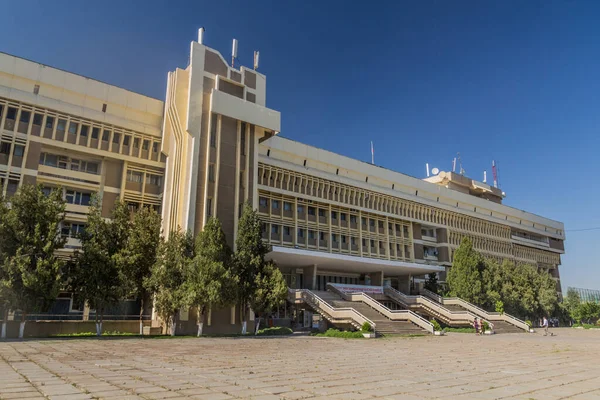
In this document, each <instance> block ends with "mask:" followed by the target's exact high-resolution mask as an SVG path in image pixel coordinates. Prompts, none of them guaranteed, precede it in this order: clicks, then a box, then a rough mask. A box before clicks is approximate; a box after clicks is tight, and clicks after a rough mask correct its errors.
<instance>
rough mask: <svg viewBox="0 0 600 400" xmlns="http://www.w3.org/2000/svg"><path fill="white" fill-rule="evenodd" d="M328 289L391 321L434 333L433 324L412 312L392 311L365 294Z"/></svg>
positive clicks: (330, 285) (329, 287)
mask: <svg viewBox="0 0 600 400" xmlns="http://www.w3.org/2000/svg"><path fill="white" fill-rule="evenodd" d="M327 289H329V290H331V291H332V292H333V293H336V294H338V295H339V296H341V297H342V298H343V299H344V300H346V301H358V302H363V303H365V304H367V305H368V306H369V307H371V308H373V309H374V310H375V311H377V312H378V313H380V314H382V315H383V316H385V317H386V318H387V319H389V320H391V321H408V322H412V323H413V324H415V325H417V326H418V327H420V328H422V329H424V330H426V331H427V332H429V333H433V324H432V323H431V322H429V321H427V320H426V319H425V318H423V317H421V316H420V315H418V314H416V313H414V312H413V311H410V310H391V309H389V308H388V307H386V306H384V305H383V304H381V303H380V302H378V301H377V300H375V299H374V298H372V297H371V296H369V295H368V294H366V293H363V292H357V293H346V292H342V291H341V290H339V289H338V288H337V287H336V286H335V285H332V284H327Z"/></svg>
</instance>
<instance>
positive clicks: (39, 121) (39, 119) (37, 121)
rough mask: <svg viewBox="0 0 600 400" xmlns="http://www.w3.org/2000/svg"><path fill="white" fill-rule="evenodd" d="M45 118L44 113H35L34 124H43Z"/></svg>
mask: <svg viewBox="0 0 600 400" xmlns="http://www.w3.org/2000/svg"><path fill="white" fill-rule="evenodd" d="M43 120H44V115H43V114H33V124H34V125H37V126H42V121H43Z"/></svg>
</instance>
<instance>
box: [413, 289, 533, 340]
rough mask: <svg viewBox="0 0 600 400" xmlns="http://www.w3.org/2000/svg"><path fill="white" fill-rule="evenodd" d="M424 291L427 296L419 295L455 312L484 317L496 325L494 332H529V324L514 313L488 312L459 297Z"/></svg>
mask: <svg viewBox="0 0 600 400" xmlns="http://www.w3.org/2000/svg"><path fill="white" fill-rule="evenodd" d="M422 293H423V294H424V295H425V296H419V297H427V298H428V299H430V300H431V301H434V302H435V303H437V304H439V305H441V306H442V307H444V308H445V309H447V310H450V311H452V312H453V313H457V312H468V313H470V314H472V315H475V316H477V317H478V318H482V319H483V320H485V321H487V322H489V323H491V324H492V325H493V326H494V333H523V332H529V326H528V325H527V324H526V323H525V322H524V321H521V320H520V319H518V318H515V317H513V316H512V315H509V314H506V313H503V314H500V313H497V312H488V311H485V310H483V309H482V308H480V307H477V306H476V305H474V304H471V303H469V302H467V301H465V300H463V299H460V298H458V297H442V296H440V295H438V294H435V293H433V292H430V291H429V290H426V289H424V290H423V291H422Z"/></svg>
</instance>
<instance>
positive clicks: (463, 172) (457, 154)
mask: <svg viewBox="0 0 600 400" xmlns="http://www.w3.org/2000/svg"><path fill="white" fill-rule="evenodd" d="M456 157H457V159H458V166H459V168H460V174H461V175H464V174H465V172H466V171H465V170H464V169H463V167H462V159H461V158H460V153H456ZM455 160H456V158H455ZM454 168H455V169H456V161H455V164H454Z"/></svg>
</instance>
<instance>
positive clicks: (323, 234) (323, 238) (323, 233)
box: [319, 232, 325, 240]
mask: <svg viewBox="0 0 600 400" xmlns="http://www.w3.org/2000/svg"><path fill="white" fill-rule="evenodd" d="M319 240H325V232H319Z"/></svg>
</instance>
